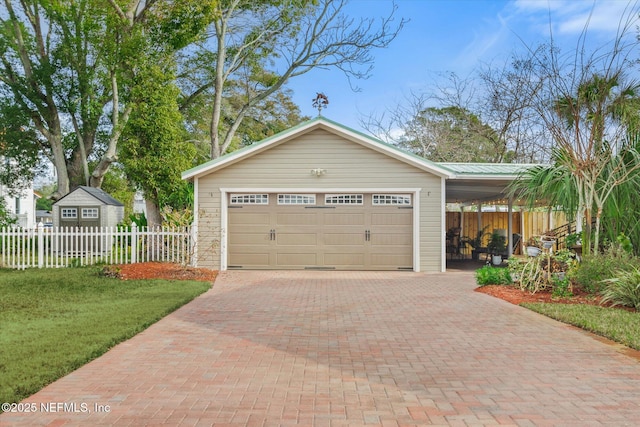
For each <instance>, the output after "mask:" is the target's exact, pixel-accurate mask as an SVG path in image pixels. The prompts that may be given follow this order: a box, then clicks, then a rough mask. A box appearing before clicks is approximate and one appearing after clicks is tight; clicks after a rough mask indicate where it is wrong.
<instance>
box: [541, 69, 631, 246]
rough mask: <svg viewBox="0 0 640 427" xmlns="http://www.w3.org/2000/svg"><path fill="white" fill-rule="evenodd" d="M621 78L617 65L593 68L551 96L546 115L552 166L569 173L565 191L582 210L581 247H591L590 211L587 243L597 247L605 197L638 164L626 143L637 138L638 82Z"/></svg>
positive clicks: (606, 197) (626, 179) (620, 70)
mask: <svg viewBox="0 0 640 427" xmlns="http://www.w3.org/2000/svg"><path fill="white" fill-rule="evenodd" d="M623 80H624V75H623V72H622V68H618V69H616V70H615V72H612V73H604V74H594V75H592V76H591V77H590V78H589V79H586V80H584V81H582V82H581V83H580V84H579V85H578V86H577V89H576V90H575V93H568V91H565V92H564V94H563V96H560V97H557V98H556V101H555V102H554V103H553V108H552V109H551V111H550V113H551V114H552V115H547V116H546V119H547V120H546V122H547V126H548V128H549V130H550V131H551V134H552V135H553V138H554V141H555V143H556V147H557V148H556V152H557V155H556V156H555V158H554V160H555V167H556V172H557V171H558V170H557V168H561V170H563V171H564V172H565V173H568V174H570V175H571V179H569V180H568V179H566V178H565V179H564V180H561V182H565V183H566V184H567V185H571V186H574V189H573V190H571V191H575V192H576V194H577V206H578V207H579V208H581V209H582V210H583V211H584V219H585V224H584V232H585V233H584V235H585V238H584V241H583V246H585V249H586V253H589V251H590V247H591V245H590V242H591V237H592V230H591V224H592V215H593V213H595V217H596V220H595V229H594V230H593V231H594V233H593V243H594V247H595V248H596V249H597V248H598V245H599V242H600V222H601V218H602V213H603V207H604V204H605V202H606V201H607V199H608V198H609V196H610V195H611V194H612V192H613V190H614V189H615V188H616V187H618V186H619V185H621V184H623V183H625V182H627V181H628V180H630V179H631V178H632V177H633V176H634V175H635V174H636V172H637V171H638V169H640V161H639V160H640V156H638V151H637V150H636V147H635V145H636V144H633V143H630V141H635V140H636V139H637V134H638V129H639V128H638V123H640V110H639V109H638V105H640V99H639V98H638V92H639V90H640V85H639V84H638V83H636V82H635V81H630V82H628V83H627V84H625V85H622V84H621V81H623ZM553 116H555V120H554V117H553ZM555 182H560V181H557V180H556V181H555ZM556 190H557V188H556ZM569 191H570V190H569V189H566V191H565V192H569Z"/></svg>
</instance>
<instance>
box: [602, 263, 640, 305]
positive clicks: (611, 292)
mask: <svg viewBox="0 0 640 427" xmlns="http://www.w3.org/2000/svg"><path fill="white" fill-rule="evenodd" d="M603 283H604V285H605V288H604V290H603V291H602V297H603V298H602V302H603V303H611V304H612V305H614V306H615V305H623V306H625V307H633V308H635V309H636V310H640V270H638V269H637V268H636V267H631V268H630V270H619V271H617V272H616V276H615V277H613V278H611V279H606V280H604V281H603Z"/></svg>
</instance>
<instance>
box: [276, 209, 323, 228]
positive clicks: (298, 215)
mask: <svg viewBox="0 0 640 427" xmlns="http://www.w3.org/2000/svg"><path fill="white" fill-rule="evenodd" d="M317 223H318V219H317V213H315V212H295V213H294V212H291V213H277V214H276V222H275V226H278V227H281V226H287V227H288V226H292V225H311V226H315V225H316V224H317Z"/></svg>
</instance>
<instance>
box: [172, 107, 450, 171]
mask: <svg viewBox="0 0 640 427" xmlns="http://www.w3.org/2000/svg"><path fill="white" fill-rule="evenodd" d="M316 129H323V130H326V131H328V132H331V133H333V134H335V135H338V136H340V137H342V138H345V139H347V140H349V141H352V142H355V143H357V144H360V145H362V146H365V147H368V148H370V149H372V150H375V151H377V152H379V153H382V154H386V155H387V156H389V157H392V158H394V159H397V160H400V161H402V162H404V163H407V164H410V165H412V166H415V167H417V168H418V169H422V170H424V171H426V172H430V173H432V174H434V175H437V176H440V177H444V178H452V177H453V175H454V174H453V173H452V172H451V171H450V170H448V169H447V168H445V167H442V166H440V165H438V164H437V163H434V162H431V161H429V160H426V159H424V158H422V157H419V156H416V155H415V154H411V153H407V152H405V151H402V150H400V149H398V148H397V147H395V146H393V145H391V144H387V143H385V142H383V141H381V140H379V139H377V138H373V137H371V136H368V135H365V134H364V133H361V132H358V131H356V130H353V129H351V128H349V127H346V126H344V125H341V124H339V123H336V122H334V121H332V120H329V119H327V118H325V117H317V118H315V119H311V120H308V121H306V122H302V123H300V124H299V125H297V126H294V127H292V128H290V129H287V130H285V131H283V132H280V133H278V134H276V135H273V136H271V137H269V138H266V139H263V140H262V141H259V142H256V143H254V144H252V145H249V146H247V147H244V148H241V149H239V150H236V151H234V152H232V153H229V154H225V155H224V156H221V157H219V158H217V159H214V160H210V161H208V162H206V163H203V164H201V165H199V166H196V167H194V168H191V169H189V170H187V171H185V172H183V173H182V179H193V178H197V177H200V176H203V175H207V174H209V173H212V172H215V171H217V170H219V169H222V168H224V167H226V166H229V165H231V164H233V163H236V162H238V161H241V160H243V159H245V158H248V157H251V156H254V155H256V154H258V153H261V152H263V151H265V150H268V149H269V148H271V147H274V146H276V145H279V144H281V143H283V142H286V141H290V140H293V139H295V138H297V137H299V136H301V135H304V134H306V133H308V132H311V131H314V130H316Z"/></svg>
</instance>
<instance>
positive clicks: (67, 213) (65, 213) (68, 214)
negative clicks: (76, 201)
mask: <svg viewBox="0 0 640 427" xmlns="http://www.w3.org/2000/svg"><path fill="white" fill-rule="evenodd" d="M60 215H61V216H62V219H75V218H78V210H77V209H76V208H62V211H61V212H60Z"/></svg>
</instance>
